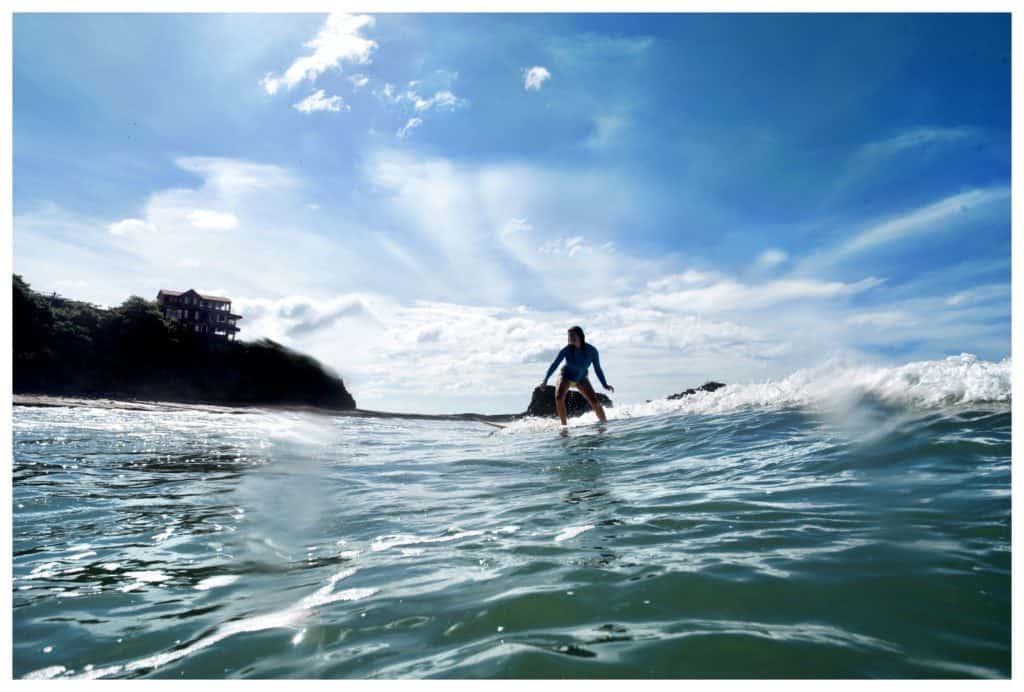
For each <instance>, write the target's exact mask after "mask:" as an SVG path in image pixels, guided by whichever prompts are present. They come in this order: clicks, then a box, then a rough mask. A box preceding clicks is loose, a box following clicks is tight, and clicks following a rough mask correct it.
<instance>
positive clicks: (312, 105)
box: [292, 89, 351, 113]
mask: <svg viewBox="0 0 1024 692" xmlns="http://www.w3.org/2000/svg"><path fill="white" fill-rule="evenodd" d="M292 107H293V108H294V109H295V110H297V111H300V112H302V113H313V112H316V111H333V112H335V113H337V112H338V111H342V110H345V111H347V110H351V108H350V107H349V106H348V104H346V103H345V102H344V100H342V98H341V97H340V96H325V95H324V90H323V89H317V90H316V91H314V92H313V93H312V94H310V95H309V96H307V97H306V98H304V99H302V100H301V101H299V102H298V103H296V104H294V105H293V106H292Z"/></svg>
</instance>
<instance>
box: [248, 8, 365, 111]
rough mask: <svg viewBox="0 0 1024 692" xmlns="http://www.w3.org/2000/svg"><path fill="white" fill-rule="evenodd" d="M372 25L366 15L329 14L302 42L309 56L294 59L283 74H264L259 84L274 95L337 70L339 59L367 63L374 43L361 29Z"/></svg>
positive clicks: (339, 65)
mask: <svg viewBox="0 0 1024 692" xmlns="http://www.w3.org/2000/svg"><path fill="white" fill-rule="evenodd" d="M373 24H374V19H373V17H371V16H369V15H350V14H341V13H333V14H330V15H329V16H328V17H327V20H326V21H325V22H324V25H323V27H321V29H320V31H319V32H317V35H316V36H315V37H313V38H312V39H311V40H309V41H307V42H306V43H305V44H303V45H304V46H305V47H306V48H311V49H313V52H312V53H311V54H310V55H305V56H302V57H300V58H296V59H295V61H294V62H292V64H291V65H290V66H289V67H288V69H286V70H285V71H284V74H283V75H276V74H274V73H268V74H267V75H265V76H264V77H263V80H262V81H261V82H260V83H261V84H262V85H263V88H264V89H265V90H266V92H267V93H268V94H275V93H277V91H278V90H280V89H281V88H282V87H284V88H285V89H292V88H294V87H295V86H296V85H297V84H298V83H299V82H301V81H303V80H309V81H311V82H313V81H316V78H317V77H319V76H320V75H321V74H323V73H324V72H326V71H327V70H329V69H331V68H339V69H340V67H341V64H342V63H343V62H354V63H359V64H365V63H368V62H370V56H371V55H372V53H373V51H374V50H375V49H376V48H377V42H376V41H374V40H372V39H368V38H366V37H365V36H363V35H362V32H363V30H364V29H366V28H368V27H371V26H373Z"/></svg>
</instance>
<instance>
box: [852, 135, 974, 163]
mask: <svg viewBox="0 0 1024 692" xmlns="http://www.w3.org/2000/svg"><path fill="white" fill-rule="evenodd" d="M979 136H980V133H979V132H978V131H977V130H976V129H974V128H971V127H918V128H914V129H912V130H907V131H905V132H901V133H899V134H897V135H894V136H892V137H889V138H886V139H880V140H876V141H873V142H868V143H867V144H865V145H864V146H863V147H862V148H861V149H860V150H859V151H858V152H857V156H858V157H861V158H870V159H879V158H886V157H889V156H893V155H896V154H899V153H900V152H903V151H906V150H908V149H914V148H917V147H925V146H929V145H940V144H949V143H953V142H962V141H965V140H972V139H976V138H977V137H979Z"/></svg>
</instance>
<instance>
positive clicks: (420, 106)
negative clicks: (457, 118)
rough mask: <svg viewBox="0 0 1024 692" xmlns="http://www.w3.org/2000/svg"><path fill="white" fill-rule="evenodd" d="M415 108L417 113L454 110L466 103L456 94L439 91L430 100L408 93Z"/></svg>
mask: <svg viewBox="0 0 1024 692" xmlns="http://www.w3.org/2000/svg"><path fill="white" fill-rule="evenodd" d="M407 94H408V95H409V98H410V100H411V101H412V103H413V106H414V107H415V108H416V110H417V111H420V112H422V111H425V110H430V109H431V108H434V107H437V108H439V109H441V110H454V109H455V108H456V107H458V106H459V105H461V104H462V103H464V102H463V101H462V100H461V99H459V98H458V97H457V96H456V95H455V94H453V93H452V92H450V91H447V90H445V91H438V92H436V93H434V95H433V96H431V97H429V98H423V97H422V96H420V95H419V94H417V93H415V92H412V91H410V92H407Z"/></svg>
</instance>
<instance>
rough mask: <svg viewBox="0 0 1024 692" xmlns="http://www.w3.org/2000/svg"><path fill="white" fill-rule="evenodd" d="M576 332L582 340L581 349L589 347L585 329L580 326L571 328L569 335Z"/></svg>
mask: <svg viewBox="0 0 1024 692" xmlns="http://www.w3.org/2000/svg"><path fill="white" fill-rule="evenodd" d="M573 332H576V336H578V337H579V338H580V348H586V347H587V337H585V336H583V328H582V327H580V326H575V327H569V333H570V334H572V333H573Z"/></svg>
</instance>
